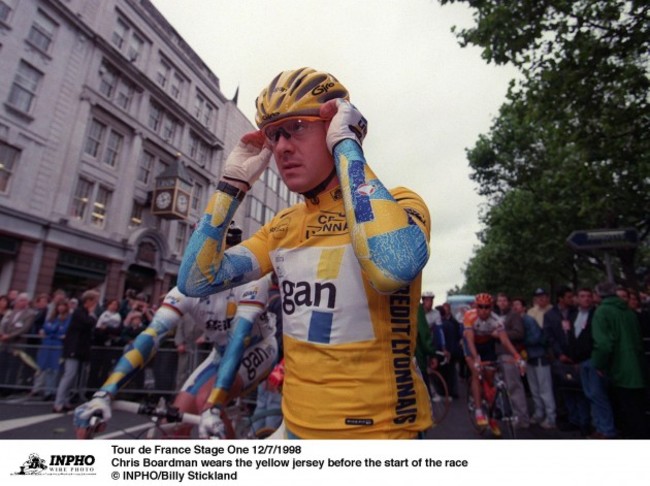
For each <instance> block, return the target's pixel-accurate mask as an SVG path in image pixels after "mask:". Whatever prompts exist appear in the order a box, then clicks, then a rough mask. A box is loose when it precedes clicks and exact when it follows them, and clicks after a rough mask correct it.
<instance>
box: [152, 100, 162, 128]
mask: <svg viewBox="0 0 650 486" xmlns="http://www.w3.org/2000/svg"><path fill="white" fill-rule="evenodd" d="M162 118H163V110H162V108H160V107H159V106H158V105H157V104H155V103H151V104H150V105H149V128H151V129H152V130H153V131H154V132H158V129H159V128H160V122H161V121H162Z"/></svg>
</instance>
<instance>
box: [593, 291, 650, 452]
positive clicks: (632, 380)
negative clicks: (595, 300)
mask: <svg viewBox="0 0 650 486" xmlns="http://www.w3.org/2000/svg"><path fill="white" fill-rule="evenodd" d="M616 288H617V287H616V285H615V284H613V283H611V282H604V283H601V284H598V285H597V286H596V292H597V293H598V294H599V295H600V297H601V299H602V301H601V304H600V305H599V306H598V308H597V309H596V312H595V313H594V317H593V321H592V336H593V340H594V348H593V351H592V354H591V359H592V362H593V365H594V367H595V368H596V369H597V370H599V371H600V372H602V373H603V374H604V375H605V376H606V377H607V378H608V379H609V381H610V383H611V385H612V389H613V397H612V398H613V400H614V403H615V411H614V413H615V417H617V419H618V420H617V422H618V423H619V424H620V427H621V431H622V433H623V437H624V438H628V439H641V438H648V433H647V430H646V429H647V427H646V425H645V416H644V408H645V403H644V402H645V386H646V382H647V381H646V379H647V378H646V374H647V370H646V364H645V358H644V355H643V341H642V339H641V333H640V330H639V323H638V321H637V317H636V315H635V314H634V311H632V310H631V309H630V308H629V307H628V305H627V303H626V302H625V301H624V300H623V299H621V298H620V297H619V296H617V295H616Z"/></svg>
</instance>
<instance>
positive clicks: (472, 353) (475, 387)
mask: <svg viewBox="0 0 650 486" xmlns="http://www.w3.org/2000/svg"><path fill="white" fill-rule="evenodd" d="M492 308H493V300H492V296H491V295H490V294H485V293H481V294H477V295H476V297H475V305H474V308H473V309H470V310H469V311H467V312H466V313H465V316H464V319H463V325H464V331H463V345H464V351H465V361H466V362H467V367H468V368H469V370H470V372H471V374H472V375H471V380H472V382H471V391H472V399H473V400H474V407H475V408H474V413H475V417H474V418H475V420H476V425H478V426H479V427H485V426H487V425H488V420H487V417H486V416H485V413H484V412H483V407H481V390H480V385H479V378H478V375H479V371H480V363H481V361H496V360H497V354H496V342H497V341H499V342H501V344H502V345H503V347H504V348H505V349H506V351H508V352H509V353H510V354H511V355H512V356H513V357H514V359H515V361H516V362H517V364H518V365H519V367H520V371H521V373H522V374H523V372H524V370H525V368H524V366H525V364H524V361H523V360H522V359H521V356H519V353H517V350H516V349H515V347H514V346H513V345H512V343H511V342H510V339H508V335H507V334H506V332H505V328H504V326H503V323H502V322H501V319H499V317H498V316H497V315H496V314H495V313H494V312H493V311H492Z"/></svg>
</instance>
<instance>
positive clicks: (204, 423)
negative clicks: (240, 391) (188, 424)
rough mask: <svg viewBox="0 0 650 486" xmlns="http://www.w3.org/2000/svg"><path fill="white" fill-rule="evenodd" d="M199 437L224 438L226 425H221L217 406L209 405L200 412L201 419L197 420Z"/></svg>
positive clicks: (219, 411) (221, 421)
mask: <svg viewBox="0 0 650 486" xmlns="http://www.w3.org/2000/svg"><path fill="white" fill-rule="evenodd" d="M199 438H201V439H225V438H226V427H225V426H224V425H223V420H221V410H219V409H218V408H217V407H210V408H208V409H207V410H205V411H204V412H203V413H202V414H201V421H200V422H199Z"/></svg>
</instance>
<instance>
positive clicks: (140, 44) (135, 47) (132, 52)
mask: <svg viewBox="0 0 650 486" xmlns="http://www.w3.org/2000/svg"><path fill="white" fill-rule="evenodd" d="M143 50H144V39H143V38H142V37H140V36H139V35H138V34H137V33H135V32H134V33H133V35H132V36H131V41H130V42H129V52H128V53H127V57H128V58H129V60H131V61H134V62H135V61H137V60H138V58H139V57H140V56H142V51H143Z"/></svg>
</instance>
